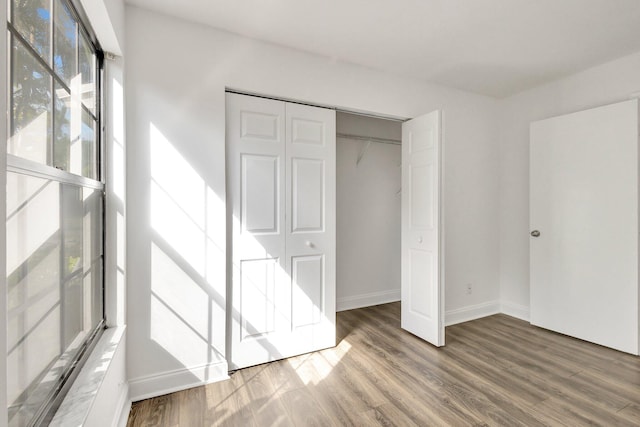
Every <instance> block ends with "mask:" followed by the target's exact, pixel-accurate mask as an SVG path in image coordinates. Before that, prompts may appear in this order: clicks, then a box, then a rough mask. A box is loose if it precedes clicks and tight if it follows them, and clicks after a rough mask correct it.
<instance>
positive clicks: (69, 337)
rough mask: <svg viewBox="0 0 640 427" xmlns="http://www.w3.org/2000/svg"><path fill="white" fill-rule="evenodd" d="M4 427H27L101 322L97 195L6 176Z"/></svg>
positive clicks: (99, 200) (99, 205) (99, 203)
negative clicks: (6, 426) (6, 414)
mask: <svg viewBox="0 0 640 427" xmlns="http://www.w3.org/2000/svg"><path fill="white" fill-rule="evenodd" d="M6 230H7V252H6V257H7V258H6V261H7V308H8V314H7V317H8V323H7V328H8V330H7V332H8V338H7V344H8V354H7V365H8V366H7V368H8V369H7V392H8V398H9V400H8V409H9V425H10V426H11V427H16V426H25V425H28V423H29V422H30V420H32V418H33V416H34V415H35V414H36V412H37V411H38V409H39V408H40V407H41V406H42V404H44V402H45V401H46V399H47V398H48V395H49V393H50V392H51V391H53V390H54V388H55V387H56V386H57V381H58V380H59V379H60V377H61V376H62V375H63V374H64V372H65V371H66V370H67V369H69V367H70V362H71V361H72V360H73V359H74V357H76V355H77V351H78V349H79V347H80V345H81V344H82V343H83V342H84V341H85V340H86V339H87V337H88V334H89V333H90V332H91V331H93V330H94V328H95V326H96V325H97V324H98V323H99V322H100V321H101V319H102V283H103V280H102V265H103V251H102V192H101V191H99V190H93V189H87V188H82V187H78V186H74V185H69V184H61V183H59V182H55V181H51V180H47V179H42V178H35V177H29V176H26V175H21V174H16V173H8V174H7V222H6Z"/></svg>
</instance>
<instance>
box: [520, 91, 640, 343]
mask: <svg viewBox="0 0 640 427" xmlns="http://www.w3.org/2000/svg"><path fill="white" fill-rule="evenodd" d="M530 162H531V163H530V227H531V228H530V230H529V231H530V232H531V237H530V257H531V259H530V275H531V277H530V283H531V288H530V289H531V323H532V324H534V325H537V326H541V327H544V328H547V329H551V330H554V331H558V332H561V333H564V334H567V335H571V336H574V337H577V338H581V339H584V340H587V341H591V342H595V343H598V344H601V345H605V346H608V347H612V348H615V349H618V350H623V351H627V352H630V353H635V354H637V353H638V102H637V100H632V101H626V102H622V103H618V104H613V105H608V106H605V107H600V108H594V109H591V110H587V111H582V112H578V113H574V114H569V115H565V116H560V117H554V118H551V119H547V120H542V121H539V122H534V123H532V124H531V140H530Z"/></svg>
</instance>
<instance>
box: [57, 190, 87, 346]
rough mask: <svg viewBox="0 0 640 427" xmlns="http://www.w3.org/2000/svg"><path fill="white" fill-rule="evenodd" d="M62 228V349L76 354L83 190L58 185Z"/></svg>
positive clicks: (79, 336)
mask: <svg viewBox="0 0 640 427" xmlns="http://www.w3.org/2000/svg"><path fill="white" fill-rule="evenodd" d="M61 190H62V192H61V202H62V203H61V214H60V215H61V218H60V219H61V225H62V242H63V245H62V247H63V250H62V266H61V267H62V275H61V276H62V277H61V279H62V284H61V285H62V286H61V289H62V296H63V298H62V307H61V308H62V317H63V319H64V322H63V323H64V324H63V329H62V343H63V349H66V350H75V349H77V348H78V346H79V345H80V344H81V343H82V339H83V338H84V336H83V333H82V332H83V325H82V317H83V316H82V313H83V311H84V310H83V305H82V302H83V298H82V290H83V289H82V270H83V261H82V252H83V243H84V242H83V240H82V237H83V232H84V230H83V217H84V207H83V203H82V188H80V187H76V186H73V185H66V184H63V185H61Z"/></svg>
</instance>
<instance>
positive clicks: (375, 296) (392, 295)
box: [336, 289, 400, 311]
mask: <svg viewBox="0 0 640 427" xmlns="http://www.w3.org/2000/svg"><path fill="white" fill-rule="evenodd" d="M396 301H400V289H393V290H391V291H382V292H371V293H368V294H361V295H354V296H350V297H344V298H338V299H337V301H336V311H345V310H353V309H354V308H362V307H369V306H372V305H379V304H386V303H388V302H396Z"/></svg>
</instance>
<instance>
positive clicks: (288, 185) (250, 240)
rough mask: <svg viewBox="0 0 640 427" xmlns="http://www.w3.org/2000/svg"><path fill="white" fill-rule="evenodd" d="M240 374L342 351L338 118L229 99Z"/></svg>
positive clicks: (234, 331) (234, 344) (235, 358)
mask: <svg viewBox="0 0 640 427" xmlns="http://www.w3.org/2000/svg"><path fill="white" fill-rule="evenodd" d="M227 179H228V182H229V184H228V203H229V204H230V206H231V212H230V218H229V220H230V221H231V223H232V233H231V239H232V243H231V247H232V272H231V273H232V279H231V282H232V286H231V298H230V302H231V304H230V311H231V322H230V323H231V325H230V326H231V328H230V329H231V330H230V340H229V341H230V346H231V352H230V353H231V360H230V365H231V367H232V369H239V368H243V367H247V366H252V365H256V364H260V363H264V362H269V361H272V360H277V359H281V358H284V357H290V356H294V355H297V354H302V353H306V352H310V351H315V350H318V349H322V348H326V347H331V346H333V345H335V112H334V111H332V110H327V109H323V108H315V107H307V106H301V105H297V104H291V103H285V102H282V101H275V100H270V99H264V98H257V97H251V96H246V95H238V94H227Z"/></svg>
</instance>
